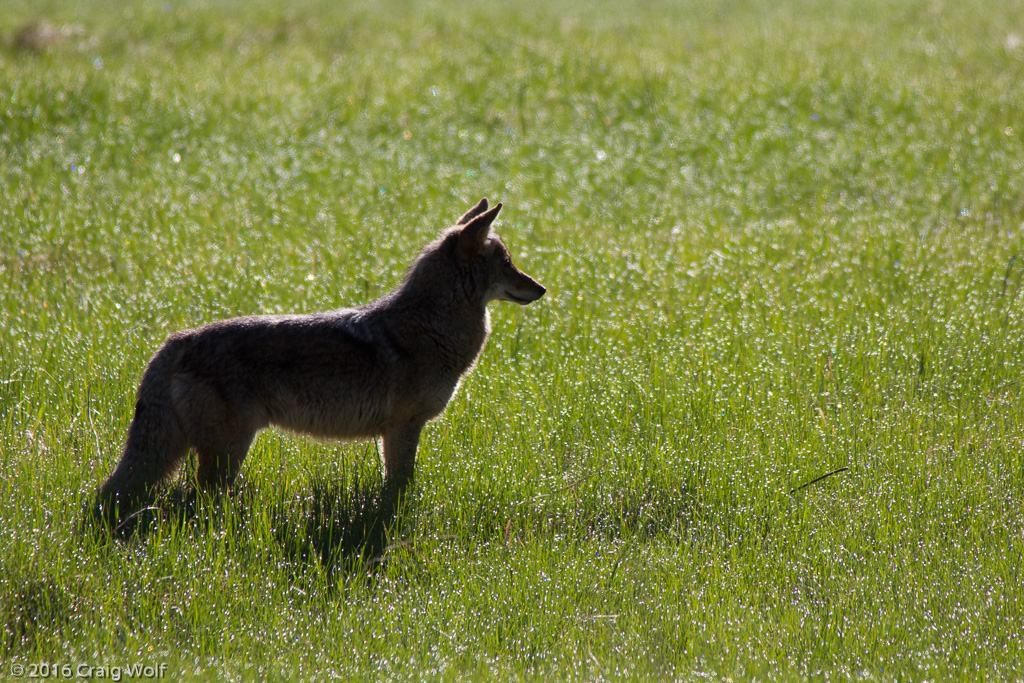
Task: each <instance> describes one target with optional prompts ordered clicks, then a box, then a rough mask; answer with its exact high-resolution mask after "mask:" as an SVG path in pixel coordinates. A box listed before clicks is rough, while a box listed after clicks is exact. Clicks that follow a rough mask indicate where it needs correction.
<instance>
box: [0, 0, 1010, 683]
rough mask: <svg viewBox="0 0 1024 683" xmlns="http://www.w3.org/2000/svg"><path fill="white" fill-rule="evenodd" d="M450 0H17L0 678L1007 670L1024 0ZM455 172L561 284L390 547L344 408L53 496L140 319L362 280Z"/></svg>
mask: <svg viewBox="0 0 1024 683" xmlns="http://www.w3.org/2000/svg"><path fill="white" fill-rule="evenodd" d="M463 4H468V3H456V2H441V1H439V2H426V3H413V2H400V1H397V0H396V1H394V2H385V3H334V2H327V1H326V0H308V1H306V2H302V3H299V4H297V5H296V6H294V7H292V8H288V9H284V8H278V7H277V6H276V3H271V2H257V3H256V4H255V5H254V4H251V3H242V2H235V1H233V0H225V2H200V1H199V0H195V1H193V0H186V1H184V2H168V3H164V2H140V3H132V4H130V5H129V6H128V7H121V6H120V5H118V4H111V3H103V2H99V1H97V0H86V1H85V2H75V3H72V2H42V3H38V2H27V1H23V0H13V1H11V2H7V3H5V4H4V5H3V7H2V8H0V37H2V38H3V40H4V42H3V45H2V46H0V656H2V658H3V660H4V661H3V667H4V668H3V674H2V675H3V676H13V672H14V671H15V669H14V668H12V667H15V666H26V667H29V666H31V665H33V664H37V665H38V664H39V663H43V662H48V663H50V664H53V663H57V664H58V665H62V664H68V665H71V666H72V667H73V668H74V667H77V665H78V664H80V663H91V664H94V665H104V666H128V665H131V664H134V663H145V664H151V665H155V664H160V663H166V664H167V665H168V677H169V678H170V679H172V680H205V679H206V678H207V676H208V675H215V676H217V677H220V678H226V679H231V678H233V679H237V680H251V679H255V678H257V677H258V678H264V679H269V680H278V679H281V680H291V679H306V680H320V679H323V678H327V677H330V676H338V677H341V678H351V679H362V680H384V679H411V680H422V679H442V680H454V679H462V678H479V679H496V680H509V679H516V680H550V679H560V680H592V679H598V678H609V679H672V678H674V679H681V680H690V679H704V678H712V679H724V678H728V677H731V678H733V679H739V680H745V679H754V678H756V679H800V678H813V679H824V678H829V679H834V678H838V679H847V678H850V679H868V680H912V679H926V678H927V679H932V680H934V679H962V680H976V679H978V678H982V677H990V678H1002V679H1020V678H1021V677H1024V664H1022V662H1024V648H1022V645H1021V643H1022V642H1024V632H1022V631H1024V629H1022V622H1021V614H1022V613H1024V577H1022V575H1021V557H1022V555H1024V531H1022V522H1024V507H1022V503H1024V472H1022V468H1024V455H1022V454H1024V423H1022V417H1024V411H1022V408H1024V405H1022V398H1021V388H1022V382H1024V315H1022V306H1024V293H1022V291H1021V290H1022V283H1024V258H1022V255H1024V120H1022V119H1021V116H1020V111H1021V109H1020V105H1021V102H1024V45H1022V41H1024V8H1022V6H1021V4H1020V3H1019V2H1015V1H1013V0H993V1H991V2H988V1H983V0H967V1H965V2H959V3H953V2H945V3H943V2H930V1H925V0H921V1H917V0H907V1H906V2H896V1H895V0H862V1H855V0H841V1H839V2H835V3H814V2H808V1H804V0H784V1H783V2H761V1H760V0H736V1H726V0H722V1H720V2H715V3H706V2H698V1H697V0H692V1H690V0H684V1H681V2H677V3H676V2H659V1H656V2H651V3H646V4H645V5H644V6H642V7H628V8H627V7H619V6H617V5H615V4H612V3H610V2H597V3H584V2H580V3H578V4H574V3H572V2H568V1H566V2H563V1H562V0H556V1H555V2H539V1H537V0H526V1H525V2H523V3H519V4H513V3H500V2H494V1H493V0H492V1H490V2H482V3H474V4H473V5H472V7H470V8H463V7H462V5H463ZM36 19H45V20H47V21H48V22H50V23H51V24H52V25H54V26H56V27H58V29H59V28H61V27H64V28H65V29H66V30H65V31H63V33H61V32H60V31H58V33H59V34H60V36H61V37H60V38H59V39H57V40H56V41H55V42H54V43H53V44H51V45H49V46H47V47H46V48H45V49H42V50H39V51H33V50H31V49H25V48H23V47H19V45H18V44H17V41H16V40H15V38H14V36H15V35H16V34H17V32H18V31H19V30H20V29H21V28H22V27H23V26H25V25H26V24H27V22H29V21H32V20H36ZM481 196H488V197H490V198H491V199H492V200H497V201H503V202H505V203H506V209H505V211H503V212H502V216H501V219H500V220H499V223H498V231H499V233H500V234H501V235H502V236H503V237H504V238H505V240H506V242H507V243H508V244H509V246H510V248H511V250H512V253H513V255H514V257H515V260H516V261H517V264H518V265H519V266H520V267H522V268H523V269H524V270H525V271H526V272H528V273H530V274H531V275H533V276H534V277H535V278H536V279H538V280H539V281H540V282H541V283H543V284H544V285H546V286H547V287H548V289H549V292H548V295H547V296H546V297H545V298H544V299H542V300H541V301H539V302H538V303H537V304H535V305H532V306H529V307H525V308H519V307H515V306H512V305H510V304H497V305H494V306H493V309H492V327H493V334H492V338H491V341H490V343H489V345H488V347H487V348H486V350H485V351H484V354H483V357H482V359H481V361H480V362H479V364H478V366H477V368H476V370H475V371H474V373H473V374H472V375H471V376H470V377H469V378H468V379H466V380H465V381H464V382H463V385H462V387H461V389H460V391H459V393H458V394H457V395H456V397H455V399H454V400H453V401H452V403H451V404H450V405H449V407H448V410H447V412H446V413H445V414H444V416H443V417H442V418H441V419H439V420H438V421H437V422H435V423H434V424H433V425H431V426H430V427H428V429H427V430H426V432H425V435H424V438H423V440H422V443H421V446H420V452H419V458H418V471H417V485H416V489H415V491H414V493H413V496H412V500H411V505H410V507H409V509H408V513H407V515H406V516H405V518H404V519H403V523H402V527H401V528H400V529H399V530H398V537H397V538H396V539H395V544H394V547H393V548H392V550H391V552H390V553H389V555H388V560H387V562H385V563H383V564H374V565H372V566H364V565H360V564H359V563H358V562H357V561H355V560H352V561H347V562H346V561H342V559H339V558H338V557H337V553H333V554H332V552H331V551H332V550H333V549H336V548H335V546H336V540H332V539H334V537H333V536H331V534H332V533H334V531H336V529H334V528H333V526H332V525H334V524H336V523H337V524H340V525H341V526H345V524H348V523H349V522H350V521H351V519H352V518H354V517H358V515H359V514H360V512H359V510H360V509H361V507H360V506H361V505H363V504H364V503H365V497H366V496H370V497H372V491H373V488H374V486H376V485H379V474H378V473H377V471H376V469H375V463H376V461H377V456H376V453H375V452H374V448H373V445H372V444H369V443H356V444H335V443H318V442H313V441H308V440H305V439H303V438H301V437H297V436H292V435H287V434H283V433H280V432H273V431H271V432H265V433H264V434H262V435H261V436H260V437H259V439H258V440H257V442H256V444H255V445H254V447H253V450H252V452H251V453H250V456H249V459H248V460H247V461H246V466H245V468H244V472H243V475H242V482H241V485H240V490H239V493H238V494H237V495H235V496H233V497H232V498H231V499H230V500H227V501H221V502H219V503H211V504H209V505H206V506H203V507H201V509H200V514H199V515H198V516H197V517H196V518H195V519H193V520H192V521H190V522H188V523H186V524H184V525H180V524H174V523H171V522H163V523H157V524H156V525H155V527H154V530H153V531H152V532H151V533H149V534H146V535H144V536H141V537H139V538H136V539H135V540H132V541H128V542H103V541H102V539H95V538H92V537H89V536H83V535H82V534H81V533H80V532H79V525H80V524H81V508H82V506H83V505H84V504H85V503H86V502H87V501H88V499H89V497H90V496H91V495H92V492H93V491H94V490H95V487H96V486H97V485H98V484H99V482H100V481H101V480H102V479H103V477H105V476H106V475H107V474H108V473H109V472H110V470H111V469H112V468H113V466H114V464H115V462H116V460H117V457H118V456H119V449H120V446H121V442H122V439H123V438H124V434H125V431H126V428H127V425H128V422H129V420H130V417H131V411H132V408H133V396H134V390H135V386H136V384H137V382H138V379H139V377H140V375H141V372H142V369H143V367H144V365H145V363H146V361H147V359H148V357H149V356H150V354H152V352H153V351H154V350H155V349H156V347H157V346H158V345H159V344H160V342H161V341H162V340H163V338H164V337H165V336H166V335H167V334H168V333H169V332H171V331H172V330H176V329H181V328H184V327H191V326H195V325H199V324H201V323H204V322H208V321H210V320H215V319H218V318H222V317H227V316H233V315H243V314H251V313H261V312H278V311H294V312H302V311H312V310H318V309H326V308H333V307H337V306H342V305H350V304H355V303H360V302H364V301H368V300H369V299H371V298H373V297H375V296H378V295H379V294H381V293H383V292H385V291H387V290H388V289H389V288H390V287H392V286H394V285H395V284H396V283H397V282H398V280H399V279H400V277H401V274H402V272H403V269H404V267H405V265H406V264H407V263H408V262H409V260H410V259H411V258H412V257H413V255H414V254H415V252H416V250H417V249H418V248H419V247H420V246H421V245H422V244H424V243H425V242H426V241H428V240H429V239H431V238H433V236H435V235H436V233H437V232H438V231H439V230H440V229H441V228H443V227H444V226H445V225H447V224H448V223H450V222H452V221H453V220H454V219H455V218H457V217H458V215H460V214H461V213H462V211H464V210H465V209H466V208H467V207H468V206H469V205H470V204H471V203H472V202H474V201H476V200H477V199H479V198H480V197H481ZM841 467H846V468H849V469H848V470H846V471H843V472H840V473H837V474H835V475H833V476H831V477H828V478H826V479H824V480H822V481H820V482H817V483H815V484H813V485H810V486H807V487H806V488H802V489H798V487H800V486H801V485H802V484H804V483H806V482H809V481H811V480H813V479H814V478H816V477H818V476H819V475H822V474H826V473H829V472H832V471H834V470H836V469H839V468H841ZM795 489H798V490H795ZM367 491H369V493H367ZM331 506H334V508H333V509H332V507H331ZM325 539H326V540H325ZM325 544H326V545H325ZM322 550H326V551H328V552H323V553H322V552H321V551H322ZM27 671H29V670H27Z"/></svg>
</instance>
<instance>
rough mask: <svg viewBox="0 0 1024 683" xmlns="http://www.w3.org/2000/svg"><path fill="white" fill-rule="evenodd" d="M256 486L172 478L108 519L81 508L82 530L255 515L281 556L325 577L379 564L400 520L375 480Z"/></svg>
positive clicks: (150, 528)
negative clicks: (200, 487) (201, 485)
mask: <svg viewBox="0 0 1024 683" xmlns="http://www.w3.org/2000/svg"><path fill="white" fill-rule="evenodd" d="M261 488H262V486H261V485H260V484H259V483H257V482H252V481H248V480H240V481H239V482H238V485H236V486H235V487H233V488H232V490H231V491H230V492H229V493H220V494H215V495H207V494H204V493H200V492H197V490H196V489H195V487H193V486H191V485H190V484H188V483H187V481H183V480H179V481H177V482H175V483H173V484H170V485H168V486H167V487H165V488H164V489H163V490H162V491H160V492H158V493H157V494H156V495H155V496H154V497H153V499H152V500H151V501H150V504H149V505H146V506H143V507H141V508H140V509H139V510H137V511H136V512H134V513H133V514H131V515H129V516H127V517H125V518H124V519H121V520H119V521H118V522H117V523H115V524H109V523H105V522H104V520H103V519H102V518H101V516H100V515H97V514H96V513H95V512H93V511H91V510H90V509H89V508H86V510H85V511H84V513H83V523H82V530H83V532H84V533H85V534H90V535H92V536H93V537H94V538H95V539H97V540H102V541H112V542H122V543H127V542H132V541H138V540H143V539H145V538H148V537H150V536H152V535H153V534H158V533H165V532H166V531H167V530H168V529H171V528H174V529H177V530H179V531H182V530H188V529H193V530H196V531H197V532H199V533H202V532H203V530H204V529H207V528H210V527H219V526H224V525H227V524H228V523H227V522H226V521H225V520H226V519H227V517H228V515H231V517H232V522H231V523H230V526H232V527H233V528H234V532H235V533H239V532H241V533H245V529H246V527H247V526H250V525H254V524H255V523H256V520H257V518H258V517H263V519H261V520H260V524H261V525H263V526H264V527H265V528H268V529H270V530H271V534H272V537H273V539H274V542H275V543H276V544H277V545H278V547H279V548H280V549H281V551H282V553H283V555H284V556H285V558H286V560H287V561H288V562H291V563H294V564H295V565H296V567H297V568H301V567H303V566H314V565H315V566H319V567H320V568H321V569H322V570H323V571H324V573H325V574H326V575H327V576H328V578H330V577H331V576H333V575H334V574H335V573H336V572H338V571H339V570H340V571H343V572H348V571H352V570H355V569H357V568H359V567H364V566H367V565H374V564H379V563H380V562H381V561H382V560H383V559H384V557H385V555H386V552H387V548H388V538H389V533H391V532H392V531H393V530H394V529H397V528H398V527H399V526H400V524H399V523H400V518H399V514H398V513H399V512H400V510H401V505H399V504H395V503H394V502H393V501H390V500H389V498H388V495H387V494H386V493H385V491H384V489H383V487H382V485H381V483H380V482H379V481H376V482H373V481H370V482H367V481H363V480H361V479H358V478H356V479H353V480H352V481H350V482H340V481H330V480H328V479H325V478H317V477H314V478H312V479H311V481H310V483H309V484H308V485H307V486H306V487H304V489H303V492H302V493H299V494H296V493H294V492H291V493H288V492H285V491H275V492H273V493H271V494H270V495H269V496H268V495H266V493H265V492H263V491H261ZM268 497H269V498H270V502H269V504H268V502H267V499H268Z"/></svg>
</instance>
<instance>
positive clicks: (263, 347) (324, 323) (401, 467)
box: [98, 199, 545, 517]
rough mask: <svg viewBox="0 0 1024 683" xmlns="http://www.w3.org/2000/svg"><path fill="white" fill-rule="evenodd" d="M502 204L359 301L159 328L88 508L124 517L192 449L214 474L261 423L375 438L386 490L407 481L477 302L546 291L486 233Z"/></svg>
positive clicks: (484, 331)
mask: <svg viewBox="0 0 1024 683" xmlns="http://www.w3.org/2000/svg"><path fill="white" fill-rule="evenodd" d="M500 210H501V204H498V205H496V206H495V207H494V208H492V209H489V210H488V205H487V200H486V199H483V200H481V201H480V203H478V204H477V205H476V206H475V207H473V208H472V209H470V210H469V211H468V212H467V213H466V214H465V215H464V216H463V217H462V218H460V219H459V221H458V222H457V223H456V225H455V226H454V227H452V228H449V229H448V230H446V231H444V232H443V233H442V234H441V236H440V238H438V239H437V240H436V241H434V242H433V243H431V244H430V245H428V246H427V247H426V248H425V249H424V250H423V251H422V252H421V253H420V255H419V257H418V258H417V259H416V260H415V261H414V262H413V264H412V266H411V267H410V268H409V272H408V273H407V275H406V277H405V279H404V281H403V282H402V283H401V284H400V285H399V286H398V287H397V288H396V289H395V290H394V291H392V292H391V293H389V294H387V295H386V296H384V297H381V298H380V299H378V300H376V301H373V302H371V303H368V304H366V305H363V306H359V307H356V308H346V309H341V310H336V311H331V312H327V313H313V314H310V315H268V316H248V317H242V318H233V319H230V320H222V321H218V322H214V323H210V324H208V325H204V326H202V327H198V328H196V329H192V330H186V331H184V332H176V333H174V334H172V335H170V336H169V337H168V338H167V341H166V342H165V343H164V345H163V346H162V347H161V348H160V350H159V351H157V352H156V355H154V356H153V358H152V360H151V361H150V362H149V366H148V367H147V368H146V372H145V374H144V375H143V377H142V382H141V383H140V385H139V391H138V397H137V400H136V404H135V417H134V418H133V420H132V423H131V426H130V427H129V429H128V438H127V441H126V443H125V447H124V454H123V455H122V457H121V461H120V462H119V463H118V465H117V468H116V469H115V470H114V472H113V473H112V474H111V475H110V477H109V478H108V479H107V480H106V481H105V482H104V483H103V485H102V486H101V488H100V491H99V495H98V504H99V505H100V507H101V508H104V509H105V510H106V511H107V514H108V515H113V516H114V517H119V516H124V515H125V514H126V513H128V512H130V511H131V509H133V508H134V507H136V506H137V505H138V504H139V503H140V502H142V501H143V500H145V499H146V498H147V497H148V496H150V495H151V494H152V492H153V489H154V488H155V487H156V486H158V485H159V484H160V483H161V482H163V481H165V480H166V479H167V478H168V477H170V476H171V475H173V474H174V472H175V471H176V470H177V469H178V466H179V465H180V463H181V461H182V460H183V458H184V457H185V455H186V453H187V452H188V450H189V449H190V448H191V449H194V450H195V451H196V454H197V458H198V460H197V468H196V474H197V478H198V483H199V485H200V487H203V488H221V487H225V486H227V485H229V484H231V482H232V481H233V480H234V479H235V476H236V475H237V474H238V471H239V468H240V467H241V465H242V461H243V460H244V459H245V456H246V453H247V452H248V450H249V445H250V444H251V443H252V440H253V438H254V437H255V435H256V433H257V432H258V431H259V430H260V429H263V428H264V427H267V426H270V425H276V426H278V427H283V428H285V429H289V430H293V431H296V432H303V433H307V434H311V435H314V436H318V437H332V438H342V439H353V438H369V437H377V436H380V437H383V441H384V453H383V461H384V462H383V467H384V482H385V492H386V493H387V494H390V496H391V497H392V499H394V500H397V497H398V496H399V494H401V492H402V491H404V490H405V489H406V487H407V486H408V484H409V483H410V482H411V480H412V477H413V470H414V466H415V459H416V448H417V444H418V442H419V436H420V431H421V430H422V429H423V426H424V425H425V424H426V423H427V422H428V421H429V420H432V419H433V418H435V417H437V416H438V415H440V414H441V411H443V410H444V408H445V406H446V405H447V404H448V401H449V400H450V399H451V397H452V395H453V394H454V393H455V389H456V387H457V386H458V383H459V380H460V379H461V377H462V376H463V375H464V374H466V373H467V372H468V371H469V370H470V368H471V367H472V366H473V364H474V362H475V361H476V359H477V356H478V355H479V354H480V351H481V350H482V349H483V346H484V343H485V342H486V341H487V335H488V333H489V326H488V316H487V303H488V302H489V301H493V300H506V301H513V302H516V303H519V304H528V303H530V302H532V301H535V300H537V299H539V298H540V297H541V296H542V295H543V294H544V291H545V290H544V287H542V286H541V285H539V284H538V283H537V282H535V281H534V280H533V279H531V278H530V277H529V276H527V275H526V274H524V273H522V272H521V271H519V270H518V269H517V268H516V267H515V266H514V265H513V264H512V261H511V260H510V259H509V255H508V250H507V249H506V248H505V245H504V244H502V242H501V240H500V239H499V238H498V237H497V235H492V234H490V226H491V223H492V222H493V221H494V219H495V217H496V216H497V215H498V212H499V211H500ZM118 510H119V512H120V515H119V514H118V512H117V511H118Z"/></svg>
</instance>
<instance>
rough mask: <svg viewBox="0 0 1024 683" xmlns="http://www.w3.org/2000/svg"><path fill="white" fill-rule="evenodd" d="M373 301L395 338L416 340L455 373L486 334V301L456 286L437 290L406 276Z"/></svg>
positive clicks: (461, 369) (473, 355)
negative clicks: (396, 336) (392, 327)
mask: <svg viewBox="0 0 1024 683" xmlns="http://www.w3.org/2000/svg"><path fill="white" fill-rule="evenodd" d="M410 275H411V276H412V275H414V273H411V274H410ZM376 304H377V306H379V308H380V309H381V310H388V311H389V313H390V314H389V315H387V316H385V317H386V319H387V320H389V321H390V322H391V323H392V324H393V325H394V327H395V331H396V333H398V335H399V338H403V339H410V338H417V339H420V340H421V342H422V343H423V344H426V345H429V346H430V347H431V349H432V351H431V352H432V354H436V355H437V358H438V360H442V361H443V362H444V363H445V365H448V366H450V367H452V368H453V369H457V370H458V372H459V373H462V372H464V371H465V370H466V369H468V368H469V367H470V366H472V365H473V363H474V362H475V361H476V358H477V356H478V355H479V354H480V351H481V350H482V349H483V347H484V344H485V343H486V342H487V337H488V335H489V334H490V317H489V315H488V312H487V305H486V303H485V302H484V301H483V300H482V299H480V300H478V301H473V300H470V299H469V298H468V297H466V296H465V292H461V291H458V288H454V289H453V288H452V287H450V286H447V287H444V288H443V289H441V288H438V287H437V285H436V283H435V282H417V278H415V277H408V278H406V280H405V281H404V282H403V283H402V284H401V285H399V287H398V288H397V289H395V290H394V291H392V292H391V293H390V294H388V295H386V296H385V297H383V298H382V299H380V300H378V301H377V302H376ZM407 335H408V336H407Z"/></svg>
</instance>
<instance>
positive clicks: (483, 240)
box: [448, 197, 546, 304]
mask: <svg viewBox="0 0 1024 683" xmlns="http://www.w3.org/2000/svg"><path fill="white" fill-rule="evenodd" d="M499 211H501V203H500V202H499V203H498V204H495V206H494V208H491V209H488V207H487V198H486V197H485V198H483V199H481V200H480V202H479V203H478V204H477V205H476V206H474V207H473V208H472V209H470V210H469V211H467V212H466V213H465V215H464V216H462V218H460V219H459V220H458V221H457V222H456V224H455V227H454V228H452V230H451V231H450V232H449V235H448V237H449V239H454V241H455V253H456V257H457V258H458V260H459V262H460V264H461V265H462V267H463V268H465V269H466V271H468V273H469V275H470V278H471V281H472V283H473V287H474V289H478V291H480V292H481V293H482V294H483V298H484V303H485V304H486V303H487V302H488V301H495V300H498V301H511V302H513V303H517V304H528V303H532V302H534V301H536V300H537V299H539V298H541V297H542V296H544V292H545V291H546V290H545V289H544V287H543V286H542V285H540V284H539V283H538V282H537V281H536V280H534V279H533V278H532V277H530V276H529V275H527V274H526V273H524V272H523V271H521V270H519V269H518V268H516V267H515V264H513V263H512V257H511V256H509V253H508V249H507V248H506V247H505V244H504V243H503V242H502V241H501V238H500V237H498V236H497V235H495V234H493V233H491V223H493V222H494V219H495V218H497V217H498V212H499Z"/></svg>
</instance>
